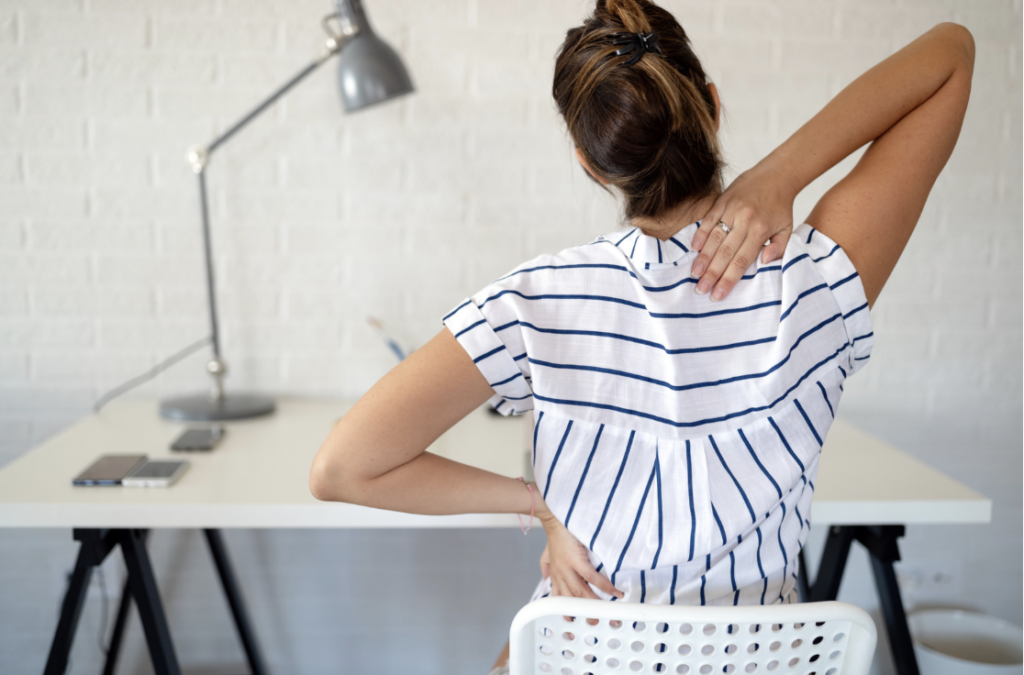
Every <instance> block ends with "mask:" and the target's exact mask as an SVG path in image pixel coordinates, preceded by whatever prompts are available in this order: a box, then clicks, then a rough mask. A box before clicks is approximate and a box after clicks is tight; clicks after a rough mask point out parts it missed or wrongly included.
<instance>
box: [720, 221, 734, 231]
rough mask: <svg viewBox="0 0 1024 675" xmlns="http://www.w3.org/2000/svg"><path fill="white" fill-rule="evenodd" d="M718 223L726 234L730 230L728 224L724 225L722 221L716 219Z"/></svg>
mask: <svg viewBox="0 0 1024 675" xmlns="http://www.w3.org/2000/svg"><path fill="white" fill-rule="evenodd" d="M718 224H719V225H721V226H722V229H723V230H725V233H726V234H729V233H730V232H732V228H731V227H729V226H728V225H726V224H725V223H723V222H722V221H718Z"/></svg>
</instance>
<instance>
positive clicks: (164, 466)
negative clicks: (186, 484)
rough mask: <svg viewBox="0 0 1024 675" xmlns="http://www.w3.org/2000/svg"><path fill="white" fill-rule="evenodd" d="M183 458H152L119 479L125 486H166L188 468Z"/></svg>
mask: <svg viewBox="0 0 1024 675" xmlns="http://www.w3.org/2000/svg"><path fill="white" fill-rule="evenodd" d="M188 464H189V463H188V462H186V461H183V460H153V461H149V462H146V463H145V464H143V465H141V466H139V467H136V468H135V469H134V470H133V471H132V472H131V473H130V474H128V475H127V476H125V477H124V478H123V479H121V485H124V486H125V487H167V486H169V485H173V484H174V482H175V481H177V480H178V479H179V478H181V474H183V473H185V470H186V469H188Z"/></svg>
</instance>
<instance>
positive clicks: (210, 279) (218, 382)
mask: <svg viewBox="0 0 1024 675" xmlns="http://www.w3.org/2000/svg"><path fill="white" fill-rule="evenodd" d="M332 19H338V20H339V21H340V23H341V29H340V30H339V31H333V30H331V27H330V21H331V20H332ZM323 26H324V30H326V31H327V33H328V36H329V37H328V38H327V42H326V44H325V46H324V49H323V51H321V52H320V54H319V55H318V56H317V57H316V58H315V59H314V60H313V61H311V62H310V63H309V64H308V65H306V67H304V68H303V69H302V70H300V71H299V72H298V73H296V74H295V75H293V76H292V77H291V79H289V80H288V81H287V82H285V83H284V84H282V85H281V86H280V87H278V88H277V90H275V91H274V92H273V93H272V94H270V96H268V97H267V98H266V99H264V100H263V101H262V102H261V103H260V104H259V105H257V106H256V107H255V108H253V109H252V110H251V111H250V112H249V113H248V114H246V115H245V116H244V117H242V118H241V119H240V120H238V121H237V122H235V123H234V124H233V125H232V126H231V127H229V128H228V129H227V131H225V132H224V133H222V134H221V135H220V136H217V137H216V138H214V139H213V140H212V141H210V143H209V144H207V145H206V146H193V147H191V148H189V151H188V161H189V164H191V165H192V171H193V172H195V174H196V175H197V177H198V178H199V208H200V213H201V215H202V222H203V252H204V254H205V260H206V294H207V302H208V305H209V309H210V344H211V346H212V348H213V358H212V359H211V360H210V362H209V363H207V364H206V369H207V371H208V372H209V373H210V375H211V376H212V377H213V386H212V388H211V391H210V398H211V399H213V400H218V399H221V398H223V397H224V375H225V373H226V372H227V367H226V366H225V364H224V361H223V360H222V359H221V358H220V328H219V325H218V321H217V296H216V293H215V292H214V276H213V252H212V251H213V246H212V244H211V241H210V209H209V205H208V199H207V190H206V166H207V164H208V163H209V161H210V155H211V154H212V153H213V151H214V150H216V149H217V148H218V147H220V146H221V145H223V144H224V143H226V142H227V141H228V139H230V138H231V137H232V136H234V135H235V134H236V133H238V132H239V131H240V130H241V129H242V128H243V127H244V126H246V125H247V124H248V123H249V122H251V121H252V120H254V119H255V118H256V117H258V116H259V115H260V113H262V112H263V111H264V110H266V109H267V108H269V107H270V106H271V105H273V104H274V103H275V102H276V101H277V100H278V99H279V98H281V97H282V96H284V95H285V94H286V93H288V91H289V90H291V89H292V88H293V87H294V86H295V85H297V84H298V83H299V82H301V81H302V80H304V79H306V78H307V77H308V76H309V75H310V74H311V73H312V72H313V71H314V70H316V69H317V68H319V67H320V66H321V65H323V64H324V63H325V62H326V61H327V60H329V59H330V58H331V57H332V56H334V55H335V54H337V53H338V52H340V51H341V49H342V47H343V46H344V45H345V42H346V41H348V40H349V39H351V38H352V37H354V36H355V35H357V34H358V33H359V28H358V26H354V25H352V24H349V23H346V22H344V21H341V18H340V17H339V16H338V15H337V14H331V15H329V16H327V17H325V18H324V20H323Z"/></svg>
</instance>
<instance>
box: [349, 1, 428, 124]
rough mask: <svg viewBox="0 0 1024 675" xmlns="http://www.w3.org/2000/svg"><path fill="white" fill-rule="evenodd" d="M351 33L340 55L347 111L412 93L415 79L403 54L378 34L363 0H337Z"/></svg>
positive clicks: (353, 110)
mask: <svg viewBox="0 0 1024 675" xmlns="http://www.w3.org/2000/svg"><path fill="white" fill-rule="evenodd" d="M335 4H336V6H337V8H338V12H337V15H336V16H337V17H338V19H339V21H340V22H341V25H342V27H343V30H344V29H348V30H344V32H345V33H346V34H348V35H350V36H351V37H348V38H346V39H345V41H344V42H343V46H342V49H341V54H339V55H338V88H339V90H340V91H341V102H342V105H344V106H345V112H355V111H356V110H362V109H363V108H366V107H369V106H371V105H374V104H375V103H382V102H383V101H387V100H389V99H392V98H395V97H396V96H403V95H404V94H411V93H412V91H413V86H412V79H411V78H410V77H409V71H407V70H406V69H405V64H404V63H402V59H401V57H399V56H398V53H397V52H395V50H394V49H392V48H391V47H390V46H388V44H387V43H386V42H384V41H383V40H381V39H380V38H379V37H377V35H376V33H374V32H373V28H372V27H371V26H370V21H369V18H368V17H367V16H366V10H365V9H363V3H362V0H335Z"/></svg>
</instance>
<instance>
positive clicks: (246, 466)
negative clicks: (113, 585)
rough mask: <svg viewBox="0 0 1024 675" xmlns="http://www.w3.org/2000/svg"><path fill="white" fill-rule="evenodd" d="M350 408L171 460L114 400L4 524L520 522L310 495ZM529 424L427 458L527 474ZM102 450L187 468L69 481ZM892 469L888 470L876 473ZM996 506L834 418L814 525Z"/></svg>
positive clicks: (285, 407)
mask: <svg viewBox="0 0 1024 675" xmlns="http://www.w3.org/2000/svg"><path fill="white" fill-rule="evenodd" d="M350 405H351V403H350V402H344V401H323V400H302V399H283V400H280V401H278V410H277V412H275V413H274V414H273V415H271V416H268V417H264V418H260V419H255V420H247V421H238V422H230V423H228V424H227V425H226V426H227V428H228V432H227V435H226V436H225V437H224V439H223V440H222V441H221V442H220V444H219V445H218V446H217V448H216V449H215V450H213V451H212V452H209V453H176V452H171V451H170V450H169V446H170V444H171V442H172V441H173V440H174V439H175V438H176V437H177V436H178V435H179V434H180V433H181V431H182V429H183V428H184V425H182V424H180V423H176V422H169V421H166V420H163V419H160V417H159V416H158V414H157V405H156V403H155V402H145V401H118V402H114V403H111V404H110V405H109V406H108V407H107V408H105V409H104V410H103V411H102V412H101V413H99V414H97V415H91V416H89V417H87V418H85V419H83V420H81V421H80V422H78V423H77V424H75V425H73V426H72V427H71V428H69V429H67V430H66V431H64V432H62V433H60V434H58V435H57V436H55V437H53V438H51V439H50V440H48V441H46V442H45V443H43V444H42V445H40V446H38V447H36V448H35V449H33V450H31V451H29V452H27V453H26V454H24V455H23V456H21V457H19V458H18V459H17V460H15V461H14V462H12V463H11V464H10V465H8V466H7V467H5V468H3V469H2V470H0V527H138V528H155V527H183V528H204V527H209V528H230V527H247V528H270V527H512V526H515V527H518V523H517V520H516V518H515V516H510V515H507V514H506V515H488V514H475V515H461V516H418V515H411V514H405V513H397V512H392V511H380V510H377V509H370V508H365V507H361V506H353V505H351V504H335V503H322V502H318V501H316V500H315V499H313V497H312V496H311V495H310V494H309V489H308V487H307V485H308V475H309V467H310V465H311V464H312V461H313V456H314V455H315V454H316V451H317V449H318V448H319V447H320V444H321V443H322V442H323V441H324V439H325V438H326V437H327V434H328V433H329V432H330V429H331V427H332V426H333V424H334V423H335V422H336V420H338V419H339V418H340V417H341V415H342V414H343V413H344V412H345V410H347V408H348V407H349V406H350ZM529 449H530V421H529V417H521V418H503V417H500V416H497V415H492V414H490V413H488V412H486V411H485V410H483V409H480V410H477V411H474V412H473V413H472V414H470V415H469V416H467V417H466V419H464V420H463V421H462V422H460V423H459V424H457V425H456V426H455V427H453V428H452V429H451V430H450V431H448V433H446V434H444V435H443V436H442V437H441V438H440V439H438V441H437V442H436V443H434V445H432V446H431V447H430V451H431V452H434V453H437V454H439V455H442V456H444V457H448V458H450V459H453V460H456V461H460V462H465V463H467V464H473V465H475V466H479V467H481V468H484V469H488V470H490V471H494V472H496V473H500V474H503V475H506V476H520V475H524V474H525V475H529V472H530V466H529ZM104 454H147V455H149V457H150V458H151V459H159V458H175V459H187V460H189V461H190V462H191V466H190V468H189V470H188V471H187V472H186V473H185V474H184V475H183V476H182V478H181V479H180V480H179V481H178V482H177V483H176V484H175V485H173V486H171V487H169V488H127V487H75V486H73V485H72V484H71V480H72V478H73V477H74V476H76V475H77V474H78V473H80V472H81V471H82V470H83V469H85V468H86V467H87V466H89V465H90V464H91V463H92V462H93V461H94V460H95V459H96V458H97V457H99V456H100V455H104ZM879 467H884V470H879ZM991 512H992V502H991V500H989V499H987V498H985V497H983V496H982V495H979V494H978V493H976V492H974V491H972V490H970V489H969V488H967V487H965V486H963V485H961V484H960V483H958V482H957V481H955V480H953V479H952V478H950V477H948V476H946V475H944V474H942V473H940V472H938V471H936V470H935V469H933V468H931V467H930V466H928V465H927V464H925V463H923V462H920V461H918V460H916V459H914V458H913V457H910V456H909V455H907V454H905V453H903V452H901V451H899V450H897V449H896V448H893V447H892V446H890V445H888V444H886V443H885V442H883V441H881V440H879V439H877V438H875V437H873V436H871V435H869V434H867V433H865V432H863V431H861V430H859V429H857V428H856V427H854V426H852V425H851V424H848V423H846V422H844V421H843V420H842V419H837V420H836V421H835V423H834V424H833V426H832V429H831V431H830V433H829V435H828V439H827V440H826V442H825V448H824V450H823V454H822V459H821V466H820V471H819V476H818V485H817V490H816V491H815V495H814V512H813V516H812V518H813V520H814V522H815V524H817V525H842V524H912V523H935V524H938V523H984V522H989V521H990V520H991Z"/></svg>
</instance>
